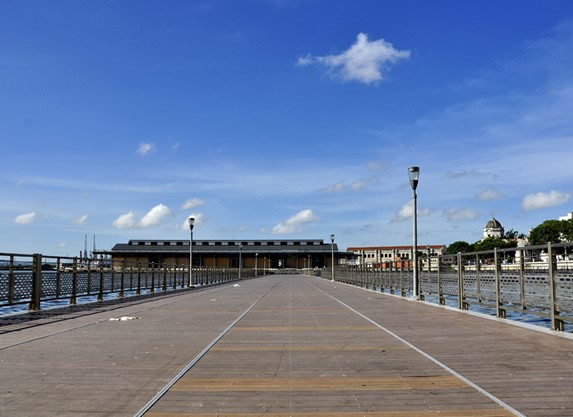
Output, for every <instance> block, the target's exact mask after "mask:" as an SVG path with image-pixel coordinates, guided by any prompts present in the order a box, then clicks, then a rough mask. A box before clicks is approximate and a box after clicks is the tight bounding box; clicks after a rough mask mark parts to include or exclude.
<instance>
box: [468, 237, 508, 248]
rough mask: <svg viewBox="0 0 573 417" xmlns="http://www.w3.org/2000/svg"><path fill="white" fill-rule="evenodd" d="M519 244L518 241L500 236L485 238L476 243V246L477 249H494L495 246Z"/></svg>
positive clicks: (505, 246)
mask: <svg viewBox="0 0 573 417" xmlns="http://www.w3.org/2000/svg"><path fill="white" fill-rule="evenodd" d="M516 246H517V242H516V241H514V240H513V241H509V242H507V241H505V240H503V239H500V238H498V237H487V238H485V239H484V240H480V241H479V242H476V243H474V248H475V250H476V251H484V250H493V249H494V248H499V249H505V248H514V247H516Z"/></svg>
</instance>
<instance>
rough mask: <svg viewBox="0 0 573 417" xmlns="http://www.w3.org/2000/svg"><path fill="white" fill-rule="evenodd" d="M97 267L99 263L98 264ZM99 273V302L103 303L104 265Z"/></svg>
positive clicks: (99, 267)
mask: <svg viewBox="0 0 573 417" xmlns="http://www.w3.org/2000/svg"><path fill="white" fill-rule="evenodd" d="M96 266H97V263H96ZM98 272H99V290H98V293H97V300H98V301H103V266H102V265H99V266H98Z"/></svg>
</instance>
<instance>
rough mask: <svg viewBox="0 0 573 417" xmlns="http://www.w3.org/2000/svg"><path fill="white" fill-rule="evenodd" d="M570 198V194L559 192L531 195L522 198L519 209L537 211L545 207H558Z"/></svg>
mask: <svg viewBox="0 0 573 417" xmlns="http://www.w3.org/2000/svg"><path fill="white" fill-rule="evenodd" d="M570 198H571V194H570V193H562V192H559V191H549V192H548V193H543V192H541V193H532V194H528V195H526V196H525V197H524V198H523V201H522V202H521V207H522V208H523V209H524V210H538V209H542V208H546V207H554V206H559V205H561V204H565V203H566V202H567V201H569V199H570Z"/></svg>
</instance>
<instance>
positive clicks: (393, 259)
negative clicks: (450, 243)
mask: <svg viewBox="0 0 573 417" xmlns="http://www.w3.org/2000/svg"><path fill="white" fill-rule="evenodd" d="M347 252H351V253H353V254H354V256H353V258H352V261H351V263H352V264H354V265H358V266H365V267H370V268H390V266H391V265H393V266H394V267H397V268H401V267H402V265H403V267H404V268H408V267H409V266H410V264H411V259H412V246H355V247H349V248H347ZM418 252H419V253H421V254H422V256H421V258H424V259H427V258H428V257H435V256H438V255H443V254H444V253H445V252H446V246H445V245H425V246H424V245H418Z"/></svg>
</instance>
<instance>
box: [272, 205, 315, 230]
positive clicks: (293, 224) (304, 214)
mask: <svg viewBox="0 0 573 417" xmlns="http://www.w3.org/2000/svg"><path fill="white" fill-rule="evenodd" d="M318 221H320V218H319V217H318V216H316V215H315V214H314V213H313V212H312V210H310V209H306V210H301V211H299V212H298V213H296V214H295V215H294V216H292V217H289V218H288V219H287V220H285V221H283V222H280V223H279V224H277V225H276V226H274V227H273V228H272V229H271V230H270V233H273V234H285V233H293V232H300V231H302V230H303V225H304V224H307V223H313V222H318ZM263 232H268V230H266V229H263Z"/></svg>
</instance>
